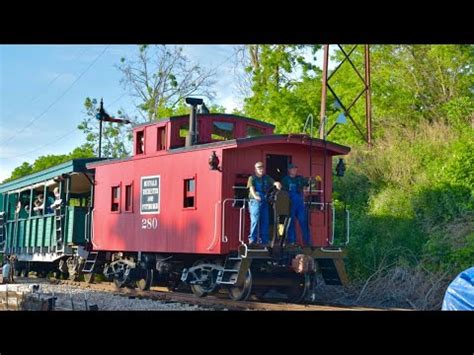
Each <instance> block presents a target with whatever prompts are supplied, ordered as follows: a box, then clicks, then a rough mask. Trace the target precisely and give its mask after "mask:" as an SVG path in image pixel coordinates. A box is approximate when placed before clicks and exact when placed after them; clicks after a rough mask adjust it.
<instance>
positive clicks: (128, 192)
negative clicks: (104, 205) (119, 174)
mask: <svg viewBox="0 0 474 355" xmlns="http://www.w3.org/2000/svg"><path fill="white" fill-rule="evenodd" d="M132 198H133V194H132V185H126V186H125V211H126V212H132Z"/></svg>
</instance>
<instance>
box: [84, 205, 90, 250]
mask: <svg viewBox="0 0 474 355" xmlns="http://www.w3.org/2000/svg"><path fill="white" fill-rule="evenodd" d="M90 214H91V211H89V212H87V213H86V217H85V218H84V236H85V240H86V241H88V242H90V238H89V237H90V233H89V229H88V228H87V226H88V222H89V218H90Z"/></svg>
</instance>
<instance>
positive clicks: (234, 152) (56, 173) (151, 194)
mask: <svg viewBox="0 0 474 355" xmlns="http://www.w3.org/2000/svg"><path fill="white" fill-rule="evenodd" d="M186 101H187V103H188V104H190V105H191V106H192V111H191V115H190V116H176V117H170V118H167V119H163V120H160V121H157V122H154V123H147V124H143V125H137V126H135V127H134V129H133V155H132V156H131V157H128V158H125V159H108V160H103V159H94V160H74V161H72V162H69V163H65V164H62V165H60V166H58V167H55V168H51V169H48V170H46V171H44V172H41V173H37V174H34V175H31V176H28V177H25V178H22V179H19V180H16V181H13V182H10V183H7V184H4V185H0V193H1V200H0V203H1V204H0V210H1V211H4V212H5V217H6V218H5V219H4V222H3V226H2V228H5V233H4V235H5V240H4V242H5V246H4V253H7V254H15V255H17V256H18V260H19V261H20V264H21V265H22V266H21V267H22V268H23V269H26V268H27V267H30V268H33V269H36V270H37V271H43V272H44V271H47V270H52V269H53V268H54V267H55V268H61V270H62V271H63V272H66V271H68V272H69V275H70V277H76V276H77V275H78V274H79V273H83V274H84V275H85V276H86V280H88V281H91V280H92V275H93V274H94V273H98V272H103V273H104V275H105V276H106V277H108V278H109V279H111V280H113V281H114V283H115V285H116V286H117V287H124V286H138V287H139V288H140V289H149V288H150V286H151V285H152V284H153V285H166V286H168V287H169V288H170V289H177V288H178V286H184V285H186V284H187V285H189V287H190V288H191V290H192V292H193V293H195V294H196V295H198V296H205V295H207V294H209V293H211V292H215V291H217V290H218V289H227V290H228V292H229V295H230V297H231V298H232V299H234V300H245V299H247V298H248V297H249V295H250V294H251V293H254V294H256V295H257V296H262V295H264V294H265V293H266V291H267V290H269V289H270V288H276V289H278V290H279V291H280V292H283V293H285V294H286V295H287V296H288V298H289V299H290V300H291V301H294V302H298V301H301V300H303V299H304V298H305V296H306V295H307V294H308V291H309V290H311V288H312V287H313V285H314V283H315V274H316V272H320V273H321V274H322V277H323V278H324V280H325V282H326V283H328V284H343V283H345V282H346V280H347V278H346V274H345V270H344V263H343V257H344V250H343V248H341V247H338V246H335V245H334V244H335V243H334V239H335V238H334V237H335V228H334V223H335V207H334V205H333V204H332V200H331V192H332V171H333V169H332V157H333V156H335V155H345V154H347V153H348V152H349V151H350V149H349V148H348V147H344V146H341V145H338V144H334V143H331V142H328V141H326V140H321V139H315V138H310V137H309V136H308V135H306V134H286V135H276V134H273V129H274V126H273V125H271V124H268V123H265V122H262V121H257V120H254V119H250V118H246V117H241V116H236V115H229V114H217V113H214V114H209V113H200V114H198V113H197V107H198V106H199V105H202V100H200V99H187V100H186ZM257 161H263V162H265V167H266V173H267V174H268V175H270V176H272V177H273V178H274V179H275V180H276V181H281V179H282V178H283V176H285V175H286V174H287V166H288V164H290V163H294V164H297V165H298V166H299V168H300V171H299V173H300V174H301V175H304V176H308V175H309V174H310V172H311V174H312V175H313V177H315V176H317V177H318V178H317V180H316V181H317V183H316V185H317V186H314V187H311V188H310V189H309V190H308V191H306V192H305V201H306V203H307V206H308V207H309V208H308V210H309V212H308V213H309V218H308V219H309V223H310V225H309V227H310V231H311V237H312V247H301V245H302V238H301V233H300V230H299V227H297V244H298V245H297V246H289V245H288V246H287V245H285V238H286V232H287V228H288V225H289V222H290V218H289V215H290V213H289V202H288V201H289V199H288V195H287V194H286V193H285V192H284V191H273V192H272V193H271V194H270V196H268V198H269V200H270V202H271V209H270V211H271V216H270V221H271V226H270V227H271V228H270V230H271V236H272V237H273V238H271V239H272V241H271V244H270V245H269V246H267V247H249V245H248V235H249V227H250V218H249V215H248V211H247V210H248V206H247V199H248V191H247V188H246V183H247V179H248V177H249V176H250V175H251V174H253V169H254V163H255V162H257ZM309 162H310V163H311V166H309V164H308V163H309ZM56 185H57V186H59V187H60V189H61V196H62V201H63V202H62V204H61V206H62V207H61V209H60V210H59V212H56V214H54V213H53V214H48V213H45V212H47V211H46V210H44V211H43V214H42V215H41V216H32V215H29V216H26V217H25V218H21V215H19V214H18V213H15V206H16V203H17V201H18V199H20V200H21V199H22V198H24V197H22V196H23V195H22V194H25V193H26V194H27V195H28V194H29V195H28V196H29V200H28V201H29V204H30V207H31V205H32V199H33V198H34V195H35V193H36V194H37V193H39V192H40V190H41V192H43V193H44V194H45V196H46V192H47V191H48V190H49V191H52V188H53V187H54V186H56ZM86 200H88V201H89V203H88V204H86ZM78 204H79V205H78ZM30 210H31V208H30ZM346 216H348V213H347V214H346ZM58 220H59V221H60V222H59V223H58V222H56V221H58ZM55 223H58V224H57V225H56V224H55ZM344 224H345V227H346V232H347V235H346V238H347V239H346V241H345V243H347V242H348V238H349V221H348V219H347V220H345V221H344ZM56 226H58V228H59V229H58V228H56V229H55V227H56ZM58 230H59V231H60V232H58ZM0 235H1V234H0Z"/></svg>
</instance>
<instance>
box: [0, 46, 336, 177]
mask: <svg viewBox="0 0 474 355" xmlns="http://www.w3.org/2000/svg"><path fill="white" fill-rule="evenodd" d="M182 47H183V51H184V54H185V55H186V56H187V57H188V59H190V60H191V61H193V62H195V63H197V64H199V65H201V66H202V67H205V68H210V69H215V70H216V77H215V81H216V84H215V86H214V91H215V92H216V97H215V98H214V100H213V103H215V104H219V105H221V106H224V107H225V108H226V112H231V111H232V110H233V109H234V108H240V107H241V106H242V102H241V100H240V99H239V94H238V90H237V86H236V82H235V77H234V57H233V54H234V47H233V46H231V45H183V46H182ZM137 52H138V47H137V45H0V182H1V181H3V180H4V179H6V178H7V177H9V176H10V175H11V172H12V170H13V169H14V168H15V167H17V166H19V165H21V164H22V163H23V162H25V161H27V162H29V163H33V162H34V161H35V159H36V158H38V157H39V156H41V155H48V154H67V153H70V152H71V151H72V150H73V149H74V148H76V147H78V146H80V145H81V144H83V143H85V138H84V135H83V134H82V132H81V131H79V130H78V129H77V125H78V124H79V123H80V122H81V121H82V120H83V118H84V117H85V109H84V100H85V98H86V97H91V98H98V99H99V98H103V99H104V106H105V108H106V110H107V112H109V113H116V112H117V110H118V109H121V108H123V109H124V110H125V112H127V113H129V114H131V115H132V116H133V115H135V114H136V109H135V107H134V104H133V102H132V100H133V98H131V97H130V95H129V94H128V91H126V90H125V88H124V87H123V86H122V85H121V84H120V79H121V74H120V72H119V70H118V69H117V68H116V65H117V64H119V63H120V58H122V57H126V58H133V57H134V56H135V55H136V53H137ZM320 57H322V56H321V55H320ZM318 59H320V58H318ZM319 61H320V60H319ZM330 67H331V66H330Z"/></svg>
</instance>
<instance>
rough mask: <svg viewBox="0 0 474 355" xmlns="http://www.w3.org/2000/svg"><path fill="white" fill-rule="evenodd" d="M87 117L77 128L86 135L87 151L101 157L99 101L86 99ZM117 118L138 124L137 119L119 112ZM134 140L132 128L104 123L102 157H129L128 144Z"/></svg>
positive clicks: (119, 124)
mask: <svg viewBox="0 0 474 355" xmlns="http://www.w3.org/2000/svg"><path fill="white" fill-rule="evenodd" d="M84 107H85V109H86V117H85V118H84V119H83V121H82V122H81V123H80V124H79V125H78V126H77V128H78V129H79V130H81V131H82V132H83V133H84V134H85V135H86V147H87V149H89V150H91V151H93V152H95V154H96V155H97V156H98V155H99V121H98V120H97V119H96V114H97V112H98V110H99V106H98V103H97V99H91V98H89V97H87V98H86V100H85V102H84ZM117 116H118V117H120V118H124V119H128V120H130V121H131V122H136V120H137V118H136V117H134V118H132V117H130V116H128V115H126V114H124V113H123V112H122V111H120V110H118V111H117ZM131 139H132V127H131V126H130V125H126V124H121V123H111V122H103V124H102V156H104V157H112V158H118V157H124V156H126V155H128V154H129V153H130V152H129V149H128V145H127V143H128V142H130V140H131Z"/></svg>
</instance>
